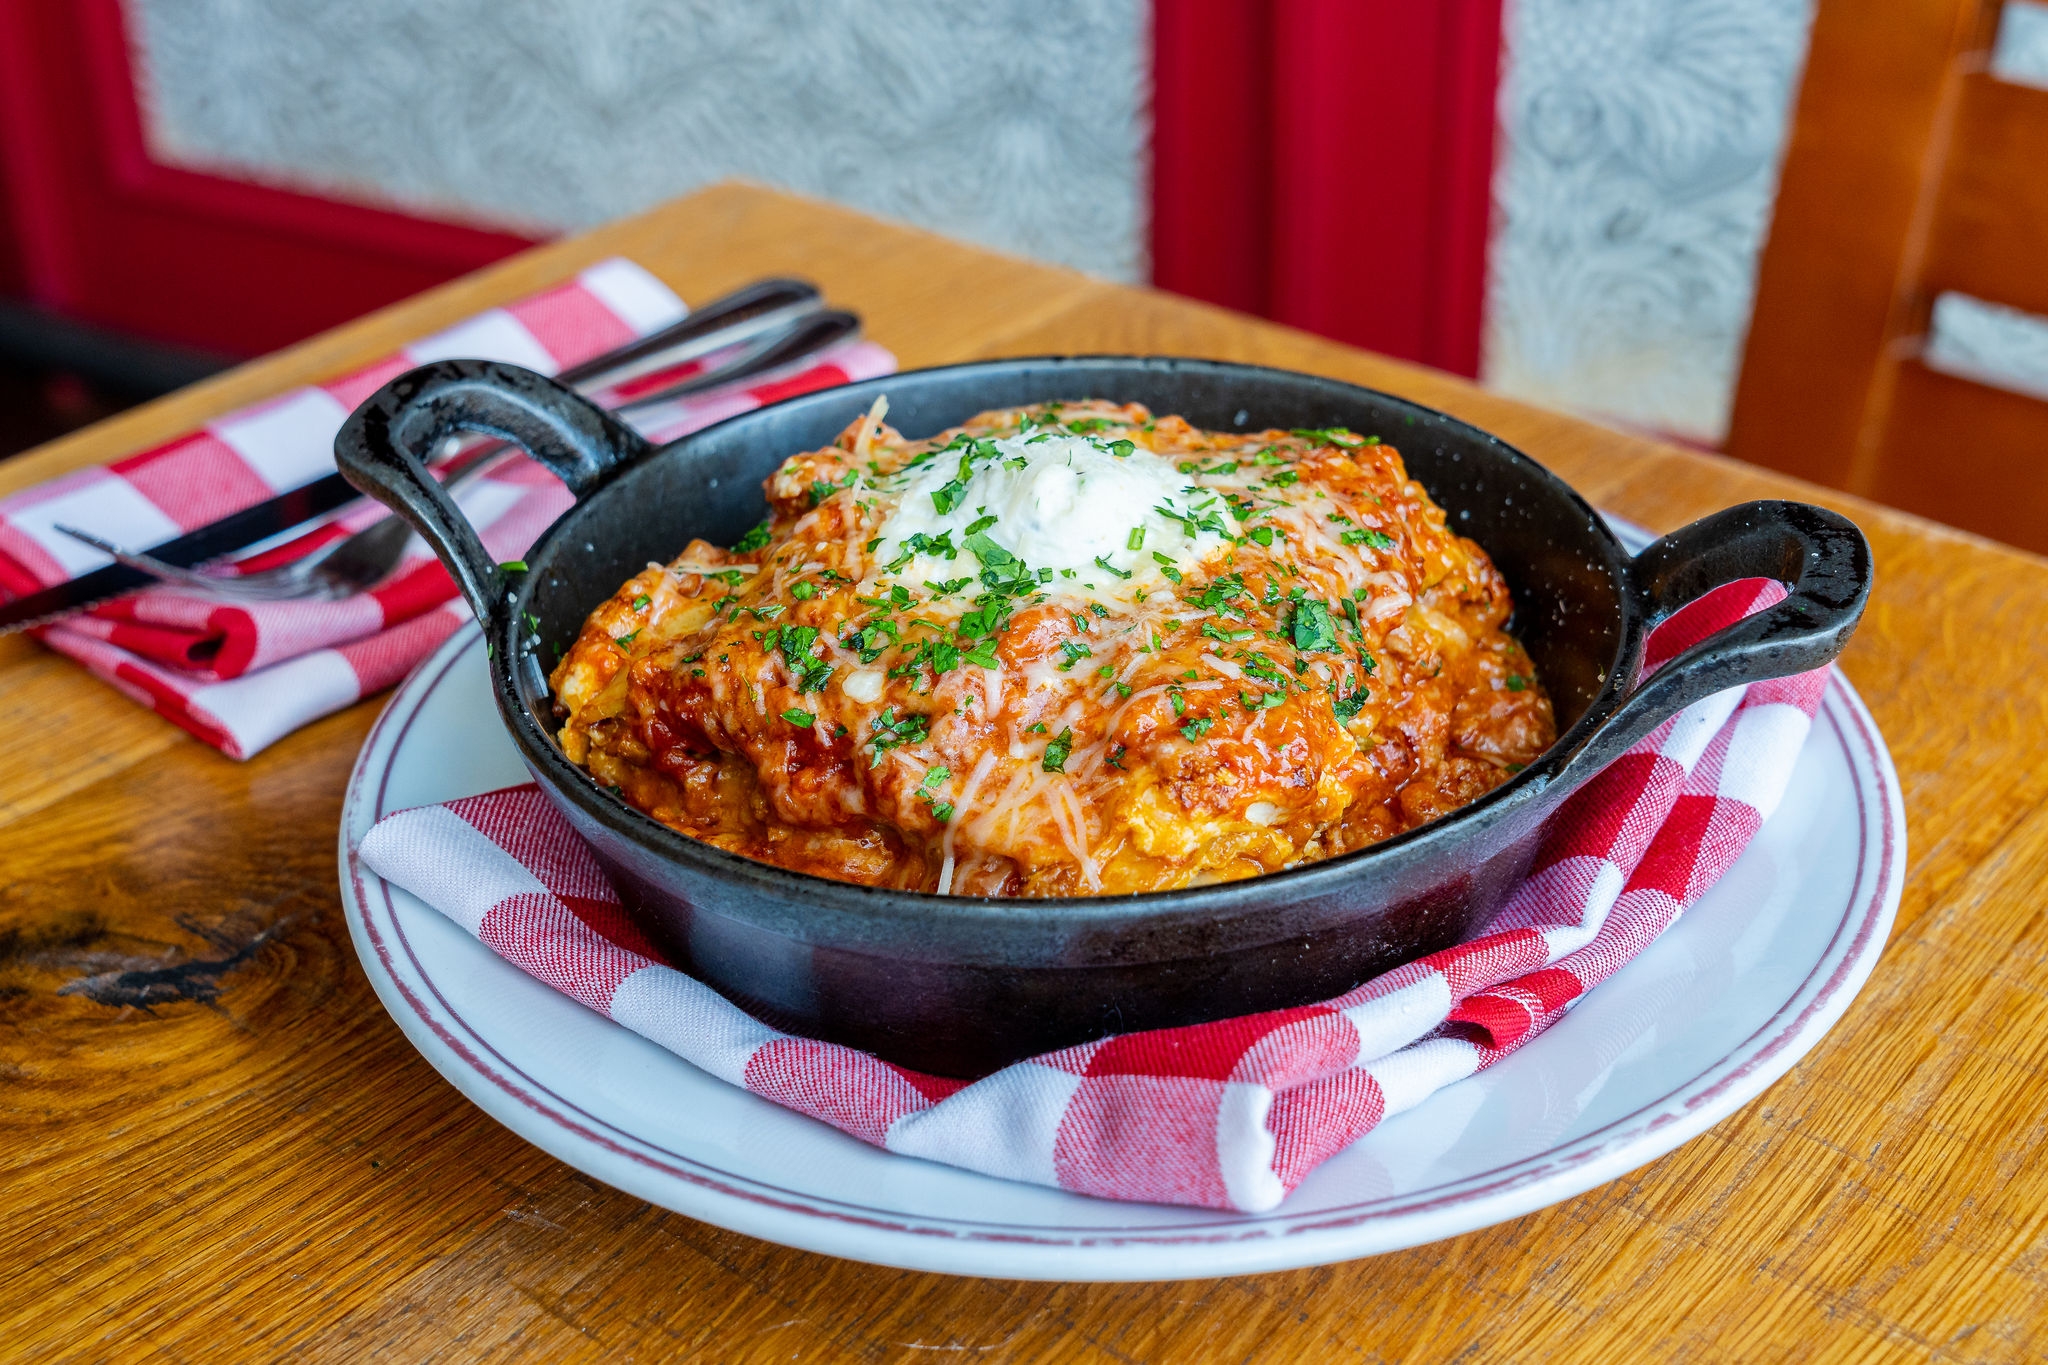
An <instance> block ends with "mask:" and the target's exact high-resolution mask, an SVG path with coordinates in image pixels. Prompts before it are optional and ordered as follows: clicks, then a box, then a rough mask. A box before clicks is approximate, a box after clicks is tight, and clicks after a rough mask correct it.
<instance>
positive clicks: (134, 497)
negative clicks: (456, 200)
mask: <svg viewBox="0 0 2048 1365" xmlns="http://www.w3.org/2000/svg"><path fill="white" fill-rule="evenodd" d="M687 311H688V310H687V309H685V307H684V306H683V302H682V300H681V299H678V298H677V297H676V296H675V294H674V293H673V292H672V291H671V290H670V289H669V288H668V286H666V285H664V284H663V283H662V282H661V281H659V280H657V279H655V278H654V276H652V275H650V274H648V273H647V272H646V271H645V270H643V269H641V268H640V267H639V266H638V265H635V264H634V263H633V262H631V261H627V260H619V259H614V260H609V261H605V262H603V263H601V264H599V265H596V266H593V267H591V268H590V269H588V270H586V271H584V272H583V273H582V274H581V275H579V276H577V277H576V278H575V279H574V280H571V281H570V282H569V283H567V284H564V285H561V286H558V287H556V288H554V289H550V290H547V291H545V292H543V293H539V294H535V295H533V296H532V297H530V298H527V299H524V300H521V301H520V302H518V303H514V304H510V305H508V306H506V307H503V308H493V309H491V310H490V311H488V312H485V313H480V314H478V315H477V316H476V317H473V318H470V319H469V320H468V321H466V322H463V323H459V324H457V325H456V326H454V327H451V328H449V329H447V330H446V331H444V332H441V333H438V334H437V335H434V336H431V337H427V338H425V339H423V340H421V341H417V342H415V343H413V344H412V345H410V346H408V347H406V348H405V350H404V351H402V352H401V353H399V354H398V355H395V356H390V357H388V358H386V359H384V360H381V361H378V362H377V363H376V364H374V365H370V366H368V367H366V368H364V369H361V370H358V371H356V372H355V373H353V374H350V375H347V376H344V377H342V378H340V379H335V380H331V381H329V382H327V383H325V384H319V385H314V386H311V387H308V388H303V389H299V390H297V391H296V392H293V393H290V394H286V395H284V396H283V397H281V398H276V399H272V400H270V401H268V402H264V403H260V404H257V405H256V406H253V407H249V408H244V409H242V410H241V411H239V412H236V413H233V414H230V415H229V416H226V417H223V418H221V419H219V420H217V421H214V422H211V423H209V424H208V425H207V427H206V428H205V430H203V431H199V432H195V433H193V434H192V435H189V436H184V437H180V438H179V439H178V440H175V441H171V442H168V443H166V444H164V445H161V446H158V447H156V448H155V449H152V450H146V451H143V452H142V453H141V454H139V455H131V456H129V457H128V458H127V459H124V460H121V461H118V462H117V463H114V464H111V465H107V466H105V467H103V468H95V469H84V470H79V471H78V472H76V473H73V474H69V475H66V476H64V477H63V478H60V479H55V480H52V481H51V482H49V483H46V484H42V485H39V486H38V487H35V488H31V489H28V490H27V491H25V492H22V493H17V494H15V495H14V496H13V497H10V498H7V499H5V500H4V501H0V591H4V592H5V593H7V594H12V595H22V594H26V593H30V592H34V591H35V590H37V589H39V588H44V587H48V586H50V585H52V584H55V583H60V582H63V581H64V580H65V579H67V578H70V577H73V576H75V575H78V574H82V573H86V572H88V571H90V570H92V569H96V568H99V567H100V566H101V565H103V564H105V563H106V562H107V559H106V556H104V555H102V554H101V553H99V552H98V551H97V550H93V549H91V548H89V547H87V546H85V545H82V544H80V543H79V542H77V541H75V540H73V539H71V538H70V537H69V536H66V535H64V534H63V533H62V532H60V531H58V530H57V529H56V527H57V526H58V525H66V526H75V527H78V528H80V529H82V530H86V531H91V532H94V533H96V534H98V535H100V536H103V537H105V538H106V539H108V540H110V541H113V542H115V543H117V544H123V545H132V546H136V547H147V546H150V545H153V544H156V543H158V542H160V541H164V540H168V539H170V538H171V537H172V536H176V535H178V534H180V533H182V532H184V531H189V530H191V529H193V528H194V527H197V526H202V525H204V524H206V523H207V522H210V521H214V520H216V519H218V518H220V517H224V516H226V515H228V514H229V513H231V512H235V511H238V510H240V509H241V508H244V507H247V506H249V505H250V504H251V503H255V502H260V501H262V500H263V499H265V498H268V497H270V496H271V495H272V494H274V493H278V492H282V491H284V490H285V489H289V488H294V487H297V486H299V485H301V484H304V483H308V482H310V481H311V480H313V479H316V478H319V477H320V476H322V475H324V474H331V473H333V472H334V434H335V432H336V431H337V430H339V429H340V427H341V423H342V421H343V419H344V418H346V417H347V416H348V414H349V411H350V410H351V409H352V408H353V407H354V406H355V405H356V404H357V403H360V402H361V401H362V400H363V399H365V398H367V397H369V396H370V394H372V393H374V392H376V390H377V389H378V388H379V387H380V386H382V385H383V384H384V383H385V382H386V381H387V380H390V379H392V378H394V377H396V376H397V375H399V374H402V373H404V372H405V371H406V370H408V369H410V368H412V367H413V366H415V365H422V364H425V363H426V362H428V361H430V360H440V359H444V358H448V357H456V356H464V357H474V358H479V359H486V360H507V361H511V362H513V363H514V364H518V365H524V366H526V367H527V368H528V369H531V370H537V371H539V372H540V373H542V374H555V373H557V372H559V371H561V370H563V369H566V368H567V367H569V366H571V365H575V364H578V363H580V362H582V361H584V360H588V359H590V358H591V357H592V356H596V355H600V354H602V353H604V352H605V351H608V350H610V349H612V348H613V347H615V346H618V345H620V344H622V343H624V342H626V341H630V340H632V339H633V338H635V337H640V336H645V335H647V334H648V333H650V332H653V331H657V330H659V329H660V328H662V327H665V326H667V325H668V324H669V323H671V322H674V321H676V320H677V319H679V318H681V317H682V316H683V315H684V314H685V313H686V312H687ZM895 368H896V362H895V358H894V357H893V356H891V355H890V354H889V353H888V352H887V351H885V350H883V349H882V348H881V347H879V346H876V345H874V344H873V343H871V342H855V343H851V344H849V345H845V346H841V347H838V348H835V349H834V350H832V351H829V352H826V353H824V354H822V355H820V356H819V357H818V358H817V359H816V360H815V361H814V362H812V363H811V364H809V365H808V366H806V367H805V368H804V369H802V370H801V371H799V372H797V373H794V374H790V375H786V376H783V377H781V378H778V379H773V380H771V381H768V382H765V383H760V384H756V385H753V386H750V387H745V388H734V389H726V390H719V391H715V392H711V393H706V394H701V395H698V396H696V397H694V398H690V399H685V400H680V401H678V402H676V403H671V404H666V405H662V406H659V407H656V408H653V409H650V410H647V411H644V412H643V413H641V414H640V415H638V416H636V417H635V418H634V423H635V425H636V426H638V427H639V428H640V430H641V431H642V433H643V434H644V435H646V436H648V437H650V438H651V439H654V440H657V441H665V440H670V439H672V438H674V437H676V436H679V435H681V434H683V433H684V432H686V431H694V430H696V429H697V428H698V427H703V426H708V425H709V424H711V423H712V422H716V421H719V420H721V419H723V418H726V417H730V416H732V415H733V414H734V413H739V412H745V411H747V410H749V409H752V408H756V407H760V406H761V405H762V404H764V403H771V402H774V401H775V400H776V399H779V398H786V397H789V396H790V395H792V394H798V393H807V392H809V391H810V390H812V389H821V388H826V387H829V386H831V385H833V384H843V383H846V382H848V381H849V380H853V379H865V378H869V377H871V376H873V375H878V374H887V373H889V372H890V371H892V370H894V369H895ZM456 501H457V502H459V503H460V504H462V506H463V508H464V510H465V511H466V512H467V513H468V514H469V517H470V520H471V521H472V522H473V523H474V524H475V525H476V526H477V528H478V529H479V530H480V531H481V533H482V535H483V540H484V544H485V546H486V547H487V548H488V549H490V550H491V551H492V553H494V554H495V555H497V556H498V557H499V558H500V559H517V558H519V557H520V556H521V555H522V554H523V553H524V552H525V550H526V547H527V546H529V545H531V544H532V543H533V540H534V537H536V536H537V535H539V534H540V532H541V531H543V530H545V529H546V528H547V526H548V525H549V524H550V523H552V522H553V521H554V520H555V518H556V517H558V516H560V515H561V514H562V512H563V511H564V510H565V509H566V508H567V507H568V506H569V504H570V503H571V502H572V501H573V499H571V497H570V496H569V492H568V490H567V489H566V488H564V487H563V486H562V484H561V481H560V480H558V479H556V478H555V477H554V476H553V475H552V474H549V473H548V472H547V471H546V470H544V469H542V468H541V467H540V466H538V465H536V464H534V463H533V462H532V461H530V460H527V459H525V458H524V457H517V458H513V459H509V460H506V461H504V462H502V463H500V464H499V465H498V466H497V467H496V468H494V469H492V470H491V471H489V472H487V473H485V474H483V475H480V476H479V477H477V478H475V479H473V480H470V481H469V482H468V483H466V484H465V485H464V486H463V487H461V488H460V489H458V490H457V494H456ZM384 515H385V512H384V509H383V508H382V507H378V506H375V505H366V506H364V507H362V508H360V509H357V510H355V511H352V512H351V513H349V514H348V515H346V516H344V517H342V518H340V519H338V520H337V521H334V522H332V523H330V524H328V525H326V526H324V527H322V528H321V529H320V530H318V531H316V532H313V533H311V534H308V535H306V536H302V537H299V538H298V539H295V540H293V541H292V542H291V543H289V544H286V545H282V546H279V547H277V548H276V549H274V550H272V551H270V552H268V553H266V554H264V555H263V556H261V557H260V558H255V559H251V560H249V561H248V562H247V566H246V567H247V568H249V569H260V568H265V567H268V566H270V565H273V564H280V563H285V562H288V561H290V560H291V559H294V558H296V557H298V556H299V555H303V554H306V553H308V552H309V551H311V550H313V549H315V548H317V547H318V546H320V545H324V544H326V543H327V542H328V541H329V540H332V539H334V538H337V537H339V536H342V535H346V534H348V533H349V532H351V531H354V530H357V529H359V528H361V527H363V526H366V525H368V524H369V523H370V522H372V521H375V520H376V519H378V518H379V517H382V516H384ZM677 548H678V549H680V548H681V547H680V546H678V547H677ZM468 615H469V610H468V608H467V607H465V606H463V605H462V603H461V602H460V601H458V600H456V598H455V586H454V584H453V583H452V582H451V581H450V580H449V578H448V575H447V573H446V572H445V571H444V570H443V569H442V568H441V565H440V563H439V562H438V561H437V560H435V559H434V557H433V555H432V553H431V552H430V551H429V550H428V549H427V548H426V546H425V544H424V543H423V542H421V541H420V540H419V539H418V538H417V537H415V538H414V539H413V541H412V543H411V544H410V546H408V548H407V552H406V558H405V559H404V561H403V562H402V563H401V564H400V566H399V568H398V570H397V571H396V572H395V573H394V574H393V575H392V577H391V578H389V579H387V580H386V581H385V582H384V584H383V585H381V586H380V587H378V588H377V589H376V590H374V591H372V592H367V593H362V594H359V595H357V596H354V597H351V598H348V599H345V600H343V601H338V602H321V601H298V602H272V603H262V604H254V605H248V604H231V603H224V602H220V601H216V600H214V599H212V598H209V597H206V596H203V595H200V594H195V593H192V592H188V591H183V590H180V589H177V588H171V587H156V588H150V589H147V590H145V591H143V592H140V593H136V594H134V595H132V596H129V597H124V598H120V599H117V600H115V601H112V602H108V603H104V604H102V605H100V606H98V607H96V608H94V609H93V610H91V611H90V612H86V613H83V614H81V615H77V616H73V617H69V618H67V619H66V620H64V621H62V622H60V623H58V624H56V625H54V626H49V627H45V628H44V629H42V630H41V631H39V632H37V633H38V634H39V635H40V636H41V638H42V640H43V642H44V643H45V644H47V645H49V646H50V647H51V648H52V649H55V650H57V651H58V652H59V653H62V654H67V655H69V656H70V657H72V658H74V659H76V660H78V661H79V662H80V663H82V664H84V665H85V666H86V667H87V668H89V669H91V670H92V672H93V673H95V674H97V675H98V676H99V677H101V678H103V679H105V680H106V681H107V682H110V683H112V684H113V685H114V686H115V687H117V688H119V689H120V690H121V691H122V692H124V693H126V694H128V695H129V696H131V697H133V698H134V699H135V700H137V701H139V702H141V703H142V704H143V705H145V706H149V707H152V708H154V709H155V710H156V711H157V712H158V713H159V714H161V715H162V716H164V717H165V718H166V719H168V720H171V721H173V722H175V723H176V724H178V725H181V726H183V727H184V728H186V729H187V730H190V731H191V732H192V733H193V734H195V735H197V736H199V737H200V738H201V739H203V740H205V741H206V742H207V743H208V744H211V745H213V746H214V747H215V748H218V749H219V750H221V751H222V752H223V753H226V754H228V755H230V756H231V757H234V758H247V757H248V756H249V755H251V754H253V753H255V752H257V751H258V750H259V749H262V748H264V747H265V746H266V745H268V744H271V743H272V742H274V741H276V740H277V739H279V738H281V737H283V736H284V735H287V734H289V733H291V732H292V731H293V730H296V729H297V728H299V727H300V726H301V725H304V724H306V723H308V722H309V721H312V720H316V719H318V718H319V717H321V716H324V715H326V714H328V713H329V712H330V711H338V710H340V709H341V708H342V707H344V706H347V705H349V704H351V703H353V702H354V701H356V700H357V699H358V698H361V697H365V696H368V695H369V694H371V693H373V692H376V691H379V690H381V689H383V688H385V687H389V686H390V685H391V684H392V683H395V682H397V681H398V680H399V679H400V678H402V677H404V676H405V675H406V674H407V673H408V672H410V671H411V670H412V668H413V666H414V665H415V664H417V663H418V662H419V661H420V660H421V659H423V658H425V657H426V656H427V655H428V654H429V653H431V652H433V649H434V647H435V646H436V645H438V644H440V643H441V641H442V640H444V639H446V638H447V636H448V633H449V632H450V631H452V630H454V629H455V628H456V626H458V625H460V624H461V623H462V622H463V621H464V620H465V619H467V617H468Z"/></svg>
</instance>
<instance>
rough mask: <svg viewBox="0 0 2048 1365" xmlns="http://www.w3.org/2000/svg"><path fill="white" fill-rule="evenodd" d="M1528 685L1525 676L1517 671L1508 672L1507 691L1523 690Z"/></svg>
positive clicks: (1526, 688)
mask: <svg viewBox="0 0 2048 1365" xmlns="http://www.w3.org/2000/svg"><path fill="white" fill-rule="evenodd" d="M1528 687H1529V680H1528V679H1527V678H1525V677H1523V676H1522V675H1521V674H1519V673H1510V674H1508V691H1510V692H1523V691H1526V690H1528Z"/></svg>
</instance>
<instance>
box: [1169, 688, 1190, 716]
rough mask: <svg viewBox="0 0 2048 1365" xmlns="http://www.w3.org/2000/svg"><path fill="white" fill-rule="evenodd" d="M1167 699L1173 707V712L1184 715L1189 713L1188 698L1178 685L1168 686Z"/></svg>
mask: <svg viewBox="0 0 2048 1365" xmlns="http://www.w3.org/2000/svg"><path fill="white" fill-rule="evenodd" d="M1166 700H1167V702H1168V703H1169V704H1171V705H1172V707H1173V714H1175V715H1176V716H1184V715H1186V714H1187V713H1188V699H1187V697H1186V696H1185V695H1183V694H1182V692H1181V690H1180V689H1179V688H1178V687H1173V688H1168V689H1167V692H1166Z"/></svg>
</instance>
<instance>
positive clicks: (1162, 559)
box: [1152, 550, 1180, 583]
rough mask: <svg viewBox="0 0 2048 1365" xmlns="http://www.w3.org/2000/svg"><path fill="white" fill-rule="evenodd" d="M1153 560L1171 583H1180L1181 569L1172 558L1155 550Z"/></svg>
mask: <svg viewBox="0 0 2048 1365" xmlns="http://www.w3.org/2000/svg"><path fill="white" fill-rule="evenodd" d="M1152 559H1153V562H1154V563H1156V564H1158V565H1159V572H1161V573H1163V574H1165V575H1166V579H1167V581H1168V582H1169V583H1178V582H1180V568H1179V566H1177V565H1176V564H1175V563H1174V562H1173V560H1172V558H1171V557H1169V556H1167V555H1163V554H1161V553H1159V551H1157V550H1154V551H1153V552H1152Z"/></svg>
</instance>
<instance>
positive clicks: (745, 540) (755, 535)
mask: <svg viewBox="0 0 2048 1365" xmlns="http://www.w3.org/2000/svg"><path fill="white" fill-rule="evenodd" d="M774 520H775V518H773V517H763V518H761V524H760V525H759V526H756V527H755V528H754V529H753V530H751V531H749V532H747V533H746V534H745V535H743V536H741V537H740V538H739V539H738V540H736V541H734V542H733V545H732V550H733V553H734V554H745V553H747V552H748V551H749V550H758V549H760V548H761V547H762V546H764V545H766V544H767V543H768V527H769V525H770V524H771V523H773V521H774Z"/></svg>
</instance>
